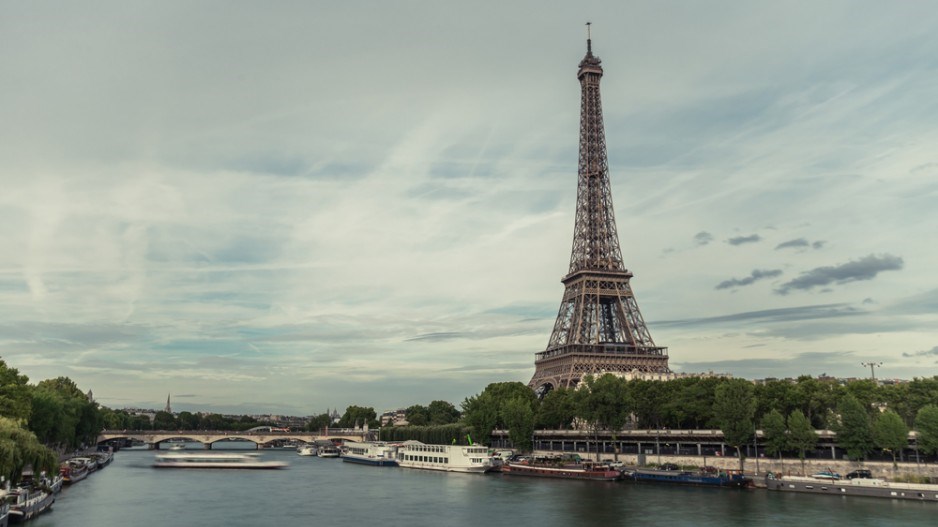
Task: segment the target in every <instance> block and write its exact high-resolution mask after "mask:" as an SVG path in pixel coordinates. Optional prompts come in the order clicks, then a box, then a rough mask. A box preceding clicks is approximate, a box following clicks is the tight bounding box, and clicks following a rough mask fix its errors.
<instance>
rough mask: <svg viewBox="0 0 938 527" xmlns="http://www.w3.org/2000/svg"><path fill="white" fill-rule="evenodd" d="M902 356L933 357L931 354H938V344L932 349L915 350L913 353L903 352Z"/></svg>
mask: <svg viewBox="0 0 938 527" xmlns="http://www.w3.org/2000/svg"><path fill="white" fill-rule="evenodd" d="M902 356H903V357H931V356H938V346H935V347H934V348H932V349H930V350H922V351H915V352H912V353H903V354H902Z"/></svg>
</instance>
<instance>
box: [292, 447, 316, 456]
mask: <svg viewBox="0 0 938 527" xmlns="http://www.w3.org/2000/svg"><path fill="white" fill-rule="evenodd" d="M296 455H298V456H315V455H316V445H302V446H299V447H297V449H296Z"/></svg>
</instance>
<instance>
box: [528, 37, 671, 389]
mask: <svg viewBox="0 0 938 527" xmlns="http://www.w3.org/2000/svg"><path fill="white" fill-rule="evenodd" d="M600 63H601V61H600V60H599V57H597V56H595V55H593V45H592V39H591V38H587V41H586V56H585V57H583V60H582V61H580V69H579V71H578V72H577V78H578V79H579V80H580V88H581V99H580V162H579V169H578V183H577V200H576V223H575V226H574V229H573V251H572V254H571V255H570V270H569V272H568V273H567V276H565V277H564V278H563V280H562V282H563V284H564V286H565V288H566V289H565V291H564V294H563V300H561V302H560V311H559V312H558V313H557V321H556V322H555V323H554V330H553V332H552V333H551V335H550V341H549V342H548V344H547V349H546V350H545V351H542V352H540V353H537V354H536V357H535V361H534V365H535V371H534V376H533V378H532V379H531V382H529V383H528V385H529V386H530V387H531V388H533V389H534V390H536V391H537V392H538V394H539V395H544V394H546V393H547V392H548V391H550V390H551V389H553V388H558V387H572V386H576V384H577V383H579V382H580V379H581V378H582V377H584V376H586V375H590V374H592V375H600V374H602V373H607V372H609V373H632V372H640V373H670V371H671V370H670V369H669V368H668V349H667V348H664V347H660V346H656V345H655V342H654V341H653V340H652V338H651V334H650V333H649V332H648V328H647V327H646V326H645V320H644V319H643V318H642V313H641V312H640V311H639V309H638V303H637V302H636V301H635V295H634V294H633V293H632V286H631V285H630V284H629V281H630V280H631V278H632V273H631V272H630V271H629V270H627V269H626V268H625V265H624V264H623V262H622V251H621V249H620V248H619V236H618V233H617V232H616V220H615V214H614V213H613V209H612V192H611V190H610V185H609V163H608V160H607V158H606V137H605V131H604V129H603V113H602V104H601V101H600V96H599V81H600V79H602V76H603V68H602V66H601V65H600Z"/></svg>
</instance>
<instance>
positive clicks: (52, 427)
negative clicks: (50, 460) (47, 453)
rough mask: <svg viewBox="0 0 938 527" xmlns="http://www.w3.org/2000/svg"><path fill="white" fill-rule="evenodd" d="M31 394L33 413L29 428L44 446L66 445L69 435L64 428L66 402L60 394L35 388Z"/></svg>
mask: <svg viewBox="0 0 938 527" xmlns="http://www.w3.org/2000/svg"><path fill="white" fill-rule="evenodd" d="M30 392H31V393H30V395H31V399H32V404H31V406H32V411H31V412H30V415H29V421H28V425H27V428H29V430H31V431H32V432H33V433H34V434H36V437H37V438H38V439H39V441H41V442H42V443H43V444H46V445H56V444H60V445H62V446H64V445H66V444H67V443H68V441H69V434H68V433H66V431H65V430H64V428H63V426H62V425H63V424H64V423H65V422H66V419H67V416H66V415H65V400H64V399H62V396H60V395H59V394H57V393H55V392H50V391H48V390H43V389H41V388H33V389H32V390H30Z"/></svg>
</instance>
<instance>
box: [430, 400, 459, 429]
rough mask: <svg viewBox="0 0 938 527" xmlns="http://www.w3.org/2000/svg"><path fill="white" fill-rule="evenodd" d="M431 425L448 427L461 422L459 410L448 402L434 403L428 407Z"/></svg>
mask: <svg viewBox="0 0 938 527" xmlns="http://www.w3.org/2000/svg"><path fill="white" fill-rule="evenodd" d="M427 415H428V416H429V418H430V424H431V425H434V426H438V425H448V424H452V423H455V422H456V421H458V420H459V410H457V409H456V407H455V406H453V405H452V403H448V402H446V401H432V402H430V405H429V406H428V407H427Z"/></svg>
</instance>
